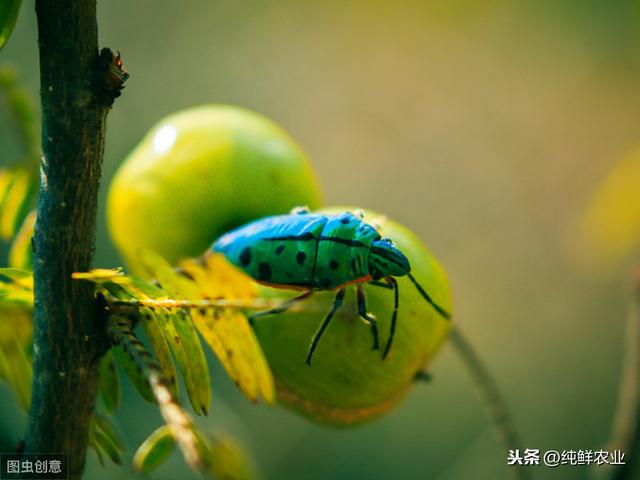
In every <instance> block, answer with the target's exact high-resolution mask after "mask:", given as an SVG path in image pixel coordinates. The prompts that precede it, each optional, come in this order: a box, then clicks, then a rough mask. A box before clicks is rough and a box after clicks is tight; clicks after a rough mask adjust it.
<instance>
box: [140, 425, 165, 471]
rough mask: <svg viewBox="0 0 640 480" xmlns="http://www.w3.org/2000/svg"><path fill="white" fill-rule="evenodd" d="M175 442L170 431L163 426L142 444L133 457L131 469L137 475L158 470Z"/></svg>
mask: <svg viewBox="0 0 640 480" xmlns="http://www.w3.org/2000/svg"><path fill="white" fill-rule="evenodd" d="M174 448H175V440H174V439H173V434H172V433H171V429H170V428H169V427H168V426H167V425H163V426H161V427H160V428H158V429H157V430H155V431H154V432H153V433H152V434H151V435H149V437H148V438H147V439H146V440H145V441H144V442H142V444H141V445H140V447H138V450H137V451H136V453H135V455H134V456H133V468H134V470H136V471H137V472H139V473H149V472H151V471H153V470H155V469H156V468H158V467H159V466H160V465H162V463H164V462H165V460H166V459H167V458H169V456H170V455H171V453H172V452H173V450H174Z"/></svg>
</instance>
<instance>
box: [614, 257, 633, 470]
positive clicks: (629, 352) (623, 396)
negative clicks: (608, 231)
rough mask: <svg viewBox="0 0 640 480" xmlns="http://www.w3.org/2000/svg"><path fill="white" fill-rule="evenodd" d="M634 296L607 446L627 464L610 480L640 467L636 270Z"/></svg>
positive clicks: (621, 466) (617, 466)
mask: <svg viewBox="0 0 640 480" xmlns="http://www.w3.org/2000/svg"><path fill="white" fill-rule="evenodd" d="M632 297H633V298H632V302H631V306H630V308H629V313H628V314H627V330H626V333H625V343H626V345H625V352H626V353H625V359H624V367H623V372H622V378H621V380H620V390H619V397H618V408H617V410H616V415H615V418H614V420H613V431H612V434H611V440H610V441H609V446H608V448H609V450H621V451H623V452H625V464H624V465H616V466H612V467H611V469H612V470H611V475H610V478H611V480H630V479H632V478H638V477H637V476H635V477H634V470H636V469H637V468H638V465H639V464H640V462H639V461H638V457H640V269H638V270H637V271H636V276H635V278H634V282H633V292H632ZM635 473H637V472H635Z"/></svg>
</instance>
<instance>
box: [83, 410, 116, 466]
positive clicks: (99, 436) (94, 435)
mask: <svg viewBox="0 0 640 480" xmlns="http://www.w3.org/2000/svg"><path fill="white" fill-rule="evenodd" d="M89 444H90V445H91V446H93V448H94V449H95V451H96V454H97V455H98V460H99V461H100V463H101V464H102V465H104V460H103V458H102V454H103V453H105V454H106V455H107V456H108V457H109V458H110V459H111V461H112V462H113V463H115V464H116V465H122V458H121V455H122V452H123V451H124V446H123V442H122V438H121V437H120V434H119V433H118V430H117V429H116V427H115V425H113V423H111V421H110V420H109V419H108V418H107V417H105V416H103V415H100V414H99V413H97V412H94V414H93V417H92V418H91V430H90V431H89Z"/></svg>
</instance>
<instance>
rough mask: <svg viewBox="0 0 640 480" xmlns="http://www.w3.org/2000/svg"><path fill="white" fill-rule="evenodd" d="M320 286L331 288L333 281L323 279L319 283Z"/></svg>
mask: <svg viewBox="0 0 640 480" xmlns="http://www.w3.org/2000/svg"><path fill="white" fill-rule="evenodd" d="M318 285H320V287H321V288H329V285H331V280H329V279H328V278H321V279H320V280H319V281H318Z"/></svg>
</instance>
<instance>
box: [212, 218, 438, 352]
mask: <svg viewBox="0 0 640 480" xmlns="http://www.w3.org/2000/svg"><path fill="white" fill-rule="evenodd" d="M211 250H212V251H213V252H219V253H222V254H223V255H225V257H226V258H227V259H228V260H229V261H230V262H231V263H232V264H234V265H235V266H237V267H239V268H240V269H242V270H243V271H244V272H245V273H247V274H248V275H249V276H251V277H252V278H254V279H255V280H256V281H257V282H259V283H262V284H264V285H268V286H270V287H276V288H286V289H294V290H304V292H303V293H302V294H301V295H299V296H297V297H295V298H292V299H290V300H287V301H285V302H283V303H282V304H281V305H280V306H278V307H276V308H273V309H270V310H265V311H263V312H258V313H255V314H254V315H253V316H252V317H251V318H252V319H254V318H256V317H260V316H264V315H272V314H277V313H282V312H284V311H286V310H288V309H289V308H291V307H292V306H293V305H294V304H295V303H296V302H300V301H302V300H304V299H306V298H309V297H310V296H311V295H312V294H313V292H315V291H319V290H337V293H336V296H335V298H334V300H333V306H332V307H331V309H330V311H329V313H328V314H327V316H326V318H325V320H324V321H323V322H322V324H321V325H320V328H319V329H318V331H317V332H316V334H315V335H314V337H313V340H312V341H311V346H310V347H309V352H308V354H307V359H306V363H307V364H308V365H311V357H312V356H313V352H314V351H315V349H316V347H317V346H318V342H319V341H320V338H321V337H322V334H323V333H324V331H325V330H326V328H327V327H328V325H329V323H330V322H331V319H332V318H333V316H334V314H335V312H336V311H337V310H338V309H339V308H340V306H341V305H342V302H343V299H344V296H345V292H346V287H347V286H348V285H352V284H354V285H355V286H356V290H357V304H358V315H359V316H360V317H361V318H362V319H363V320H364V321H365V322H367V323H368V324H369V325H370V326H371V331H372V334H373V350H378V349H379V340H378V327H377V323H376V319H375V318H374V317H373V316H372V315H370V314H369V313H368V312H367V303H366V297H365V292H364V289H363V288H362V284H363V283H370V284H374V285H377V286H384V287H387V288H391V289H393V290H394V294H395V295H394V297H395V305H394V310H393V316H392V319H391V328H390V332H389V338H388V340H387V344H386V347H385V349H384V353H383V355H382V358H383V359H384V358H386V357H387V355H388V354H389V350H390V349H391V344H392V343H393V336H394V333H395V327H396V320H397V316H398V307H399V292H398V283H397V282H396V280H395V278H394V277H401V276H404V275H407V276H408V277H409V279H410V280H411V281H412V282H413V284H414V285H415V286H416V288H417V289H418V291H419V292H420V294H421V295H422V296H423V297H424V299H425V300H426V301H427V302H429V303H430V304H431V305H432V306H433V308H434V309H435V310H436V311H437V312H438V313H439V314H440V315H442V317H444V318H445V319H447V320H449V319H450V315H449V313H448V312H447V311H445V310H444V309H443V308H442V307H440V306H439V305H438V304H436V303H435V302H434V301H433V299H432V298H431V297H430V296H429V295H428V294H427V292H426V291H425V290H424V289H423V288H422V287H421V286H420V284H419V283H418V282H417V281H416V279H415V278H414V277H413V275H411V264H410V263H409V260H408V259H407V257H406V256H405V255H404V254H403V253H402V252H401V251H400V250H399V249H398V248H397V247H396V246H395V245H394V244H393V242H392V241H391V240H390V239H388V238H382V236H381V235H380V234H379V233H378V231H377V230H376V228H374V226H372V225H371V224H369V223H366V222H365V221H364V220H363V219H362V215H356V214H354V213H351V212H343V213H339V214H334V215H328V214H322V213H311V212H309V210H307V209H305V208H297V209H294V210H293V211H292V212H291V214H289V215H275V216H271V217H266V218H263V219H260V220H256V221H254V222H251V223H248V224H246V225H244V226H242V227H240V228H238V229H236V230H233V231H231V232H229V233H227V234H225V235H223V236H222V237H220V238H219V239H218V240H216V241H215V242H214V243H213V245H212V246H211ZM380 280H384V282H381V281H380Z"/></svg>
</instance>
